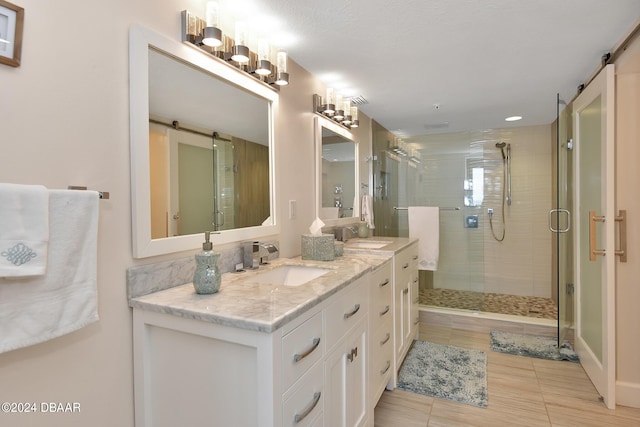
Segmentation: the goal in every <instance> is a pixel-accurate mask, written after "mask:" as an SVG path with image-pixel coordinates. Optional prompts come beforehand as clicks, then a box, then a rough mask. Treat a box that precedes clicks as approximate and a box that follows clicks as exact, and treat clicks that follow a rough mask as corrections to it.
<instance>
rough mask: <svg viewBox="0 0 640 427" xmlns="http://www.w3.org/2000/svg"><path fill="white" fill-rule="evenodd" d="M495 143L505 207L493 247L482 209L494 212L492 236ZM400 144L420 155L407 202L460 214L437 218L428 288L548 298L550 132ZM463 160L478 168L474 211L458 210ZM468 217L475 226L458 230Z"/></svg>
mask: <svg viewBox="0 0 640 427" xmlns="http://www.w3.org/2000/svg"><path fill="white" fill-rule="evenodd" d="M502 141H504V142H506V143H508V144H511V189H512V195H511V196H512V204H511V206H507V205H505V222H506V236H505V238H504V241H502V242H498V241H496V240H495V239H494V238H493V237H492V234H491V230H490V227H489V217H488V215H487V208H493V210H494V216H493V223H494V229H495V231H496V235H497V236H498V237H500V236H501V234H502V221H501V217H502V213H501V200H502V186H503V185H504V184H505V183H504V182H503V172H502V167H503V162H502V156H501V154H500V150H499V149H498V148H496V146H495V145H496V143H498V142H502ZM407 142H410V143H412V144H414V145H413V146H414V147H418V148H419V149H420V151H421V159H422V163H421V165H419V174H418V178H417V181H418V182H417V184H416V192H415V196H414V200H413V201H408V203H409V204H411V203H413V204H415V205H424V206H441V207H458V206H459V207H460V208H461V210H459V211H449V210H441V212H440V262H439V265H438V270H437V271H436V272H435V273H434V277H433V280H434V287H436V288H448V289H462V290H474V291H484V292H492V293H504V294H512V295H529V296H537V297H546V298H550V297H552V295H553V293H552V289H551V288H552V285H553V284H554V281H553V280H552V268H551V256H552V251H551V244H552V243H551V242H552V239H551V232H550V231H549V228H548V212H549V210H550V209H551V207H552V191H551V190H552V189H551V185H552V179H551V177H552V170H553V169H552V168H553V165H552V156H551V148H552V141H551V129H550V126H531V127H520V128H510V129H497V130H487V131H477V132H459V133H450V134H442V135H427V136H422V137H416V138H413V139H411V140H408V141H407ZM467 159H474V160H473V164H474V167H478V166H482V167H484V200H483V202H482V204H481V205H480V206H477V207H472V206H465V205H464V196H465V191H464V188H463V182H464V179H465V172H466V169H467V167H466V165H467ZM411 185H413V184H411ZM467 194H468V193H467ZM410 197H411V196H410ZM469 215H477V216H478V228H465V217H466V216H469ZM402 221H406V217H405V218H402V217H401V218H400V230H401V233H403V231H402V230H403V229H404V228H405V227H408V225H403V223H402ZM401 235H402V234H401Z"/></svg>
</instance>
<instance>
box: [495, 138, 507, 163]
mask: <svg viewBox="0 0 640 427" xmlns="http://www.w3.org/2000/svg"><path fill="white" fill-rule="evenodd" d="M506 145H507V143H506V142H504V141H503V142H497V143H496V148H499V149H500V152H501V153H502V160H506V158H507V156H505V155H504V147H506Z"/></svg>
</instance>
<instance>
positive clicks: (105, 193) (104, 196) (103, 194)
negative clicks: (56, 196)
mask: <svg viewBox="0 0 640 427" xmlns="http://www.w3.org/2000/svg"><path fill="white" fill-rule="evenodd" d="M67 190H87V187H83V186H81V185H69V186H67ZM98 197H100V198H101V199H105V200H106V199H109V192H108V191H98Z"/></svg>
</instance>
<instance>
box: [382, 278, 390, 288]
mask: <svg viewBox="0 0 640 427" xmlns="http://www.w3.org/2000/svg"><path fill="white" fill-rule="evenodd" d="M388 284H389V279H384V282H382V283H380V287H381V288H382V287H383V286H387V285H388Z"/></svg>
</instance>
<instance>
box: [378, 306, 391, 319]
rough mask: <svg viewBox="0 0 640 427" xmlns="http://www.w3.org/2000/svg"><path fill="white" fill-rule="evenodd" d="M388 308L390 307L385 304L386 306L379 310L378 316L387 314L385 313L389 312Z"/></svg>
mask: <svg viewBox="0 0 640 427" xmlns="http://www.w3.org/2000/svg"><path fill="white" fill-rule="evenodd" d="M389 310H391V307H389V306H386V307H385V308H384V310H382V311H381V312H380V317H382V316H384V315H385V314H387V313H388V312H389Z"/></svg>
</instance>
